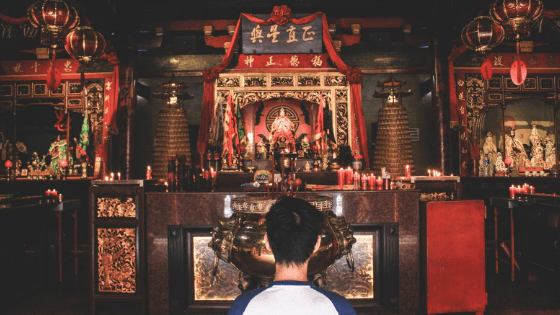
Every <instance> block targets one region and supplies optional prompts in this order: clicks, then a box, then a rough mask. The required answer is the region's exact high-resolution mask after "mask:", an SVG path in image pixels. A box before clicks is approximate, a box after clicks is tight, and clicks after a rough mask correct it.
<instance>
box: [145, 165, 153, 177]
mask: <svg viewBox="0 0 560 315" xmlns="http://www.w3.org/2000/svg"><path fill="white" fill-rule="evenodd" d="M146 179H147V180H150V179H152V168H151V167H150V166H149V165H148V168H147V169H146Z"/></svg>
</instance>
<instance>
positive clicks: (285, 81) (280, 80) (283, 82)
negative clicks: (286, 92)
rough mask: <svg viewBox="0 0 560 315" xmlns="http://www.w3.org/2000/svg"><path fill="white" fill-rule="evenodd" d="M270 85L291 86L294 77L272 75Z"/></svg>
mask: <svg viewBox="0 0 560 315" xmlns="http://www.w3.org/2000/svg"><path fill="white" fill-rule="evenodd" d="M270 85H271V86H293V85H294V77H292V76H290V77H272V80H271V82H270Z"/></svg>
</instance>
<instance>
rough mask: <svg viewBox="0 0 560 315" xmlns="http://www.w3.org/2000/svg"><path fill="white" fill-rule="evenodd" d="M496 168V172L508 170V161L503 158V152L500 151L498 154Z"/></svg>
mask: <svg viewBox="0 0 560 315" xmlns="http://www.w3.org/2000/svg"><path fill="white" fill-rule="evenodd" d="M494 169H495V170H496V172H505V171H507V167H506V163H504V161H503V160H502V152H498V155H497V156H496V164H495V165H494Z"/></svg>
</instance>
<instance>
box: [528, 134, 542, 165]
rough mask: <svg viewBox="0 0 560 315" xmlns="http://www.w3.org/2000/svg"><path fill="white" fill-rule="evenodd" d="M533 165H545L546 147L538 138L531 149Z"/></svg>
mask: <svg viewBox="0 0 560 315" xmlns="http://www.w3.org/2000/svg"><path fill="white" fill-rule="evenodd" d="M531 166H540V167H544V148H543V146H542V145H541V140H540V139H537V140H535V141H534V143H533V147H532V149H531Z"/></svg>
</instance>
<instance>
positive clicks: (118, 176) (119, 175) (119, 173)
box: [117, 172, 121, 180]
mask: <svg viewBox="0 0 560 315" xmlns="http://www.w3.org/2000/svg"><path fill="white" fill-rule="evenodd" d="M117 179H118V180H121V172H118V173H117Z"/></svg>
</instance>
